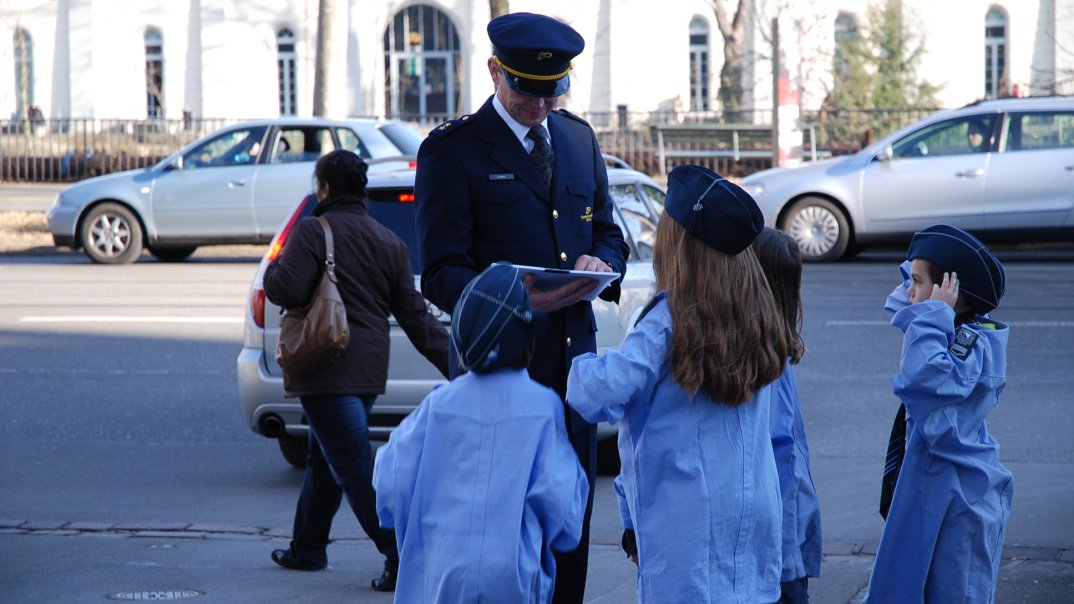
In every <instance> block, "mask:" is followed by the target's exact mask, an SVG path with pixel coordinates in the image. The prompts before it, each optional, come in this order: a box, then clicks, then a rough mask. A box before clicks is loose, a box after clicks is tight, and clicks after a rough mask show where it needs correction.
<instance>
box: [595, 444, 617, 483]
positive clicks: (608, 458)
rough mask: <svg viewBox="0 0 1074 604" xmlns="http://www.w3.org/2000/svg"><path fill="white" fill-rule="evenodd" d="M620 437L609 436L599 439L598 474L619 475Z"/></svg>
mask: <svg viewBox="0 0 1074 604" xmlns="http://www.w3.org/2000/svg"><path fill="white" fill-rule="evenodd" d="M620 466H621V464H620V462H619V439H618V438H616V437H614V436H609V437H608V438H605V439H603V440H598V441H597V474H600V475H601V476H617V475H618V474H619V468H620Z"/></svg>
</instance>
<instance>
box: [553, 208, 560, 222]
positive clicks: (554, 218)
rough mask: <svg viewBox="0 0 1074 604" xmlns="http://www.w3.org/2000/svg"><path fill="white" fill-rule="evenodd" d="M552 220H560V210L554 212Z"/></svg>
mask: <svg viewBox="0 0 1074 604" xmlns="http://www.w3.org/2000/svg"><path fill="white" fill-rule="evenodd" d="M552 219H553V220H559V210H552Z"/></svg>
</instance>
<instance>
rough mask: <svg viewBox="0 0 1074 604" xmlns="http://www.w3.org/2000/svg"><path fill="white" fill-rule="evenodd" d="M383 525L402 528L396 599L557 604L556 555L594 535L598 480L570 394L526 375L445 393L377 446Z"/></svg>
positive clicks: (470, 380) (467, 380)
mask: <svg viewBox="0 0 1074 604" xmlns="http://www.w3.org/2000/svg"><path fill="white" fill-rule="evenodd" d="M373 486H374V488H375V489H376V492H377V513H378V515H379V516H380V523H381V526H383V527H385V528H392V527H394V528H395V535H396V540H397V542H398V547H399V577H398V583H397V587H396V591H395V601H396V602H403V603H417V604H433V603H436V602H443V603H448V604H457V603H458V602H496V603H501V602H502V603H507V604H513V603H518V604H522V603H526V604H541V603H547V602H550V601H551V598H552V585H553V581H554V577H555V559H554V558H553V554H552V550H557V551H570V550H572V549H574V548H575V547H577V545H578V541H579V539H580V538H581V534H582V516H583V514H584V513H585V507H586V500H587V497H588V495H589V483H588V482H587V480H586V476H585V473H584V472H583V471H582V467H581V466H580V465H579V463H578V457H577V454H575V452H574V449H573V448H572V447H571V443H570V441H568V440H567V429H566V426H565V422H564V407H563V401H562V400H561V399H560V398H559V395H558V394H556V393H555V391H553V390H551V389H550V388H546V387H545V386H542V385H540V384H538V383H537V382H534V381H533V380H531V379H530V377H529V374H528V373H527V372H526V371H525V370H502V371H497V372H493V373H489V374H475V373H473V372H470V373H466V374H463V375H461V376H459V377H457V378H455V379H454V380H452V381H451V382H449V383H447V384H444V385H442V386H440V387H438V388H436V389H434V390H433V391H432V392H431V393H429V395H428V396H427V397H426V398H425V400H424V401H422V403H421V405H419V406H418V408H417V409H415V410H414V412H413V413H411V414H410V415H409V416H408V417H407V418H406V419H405V420H404V421H403V422H402V423H401V424H400V425H399V427H398V428H397V429H396V430H395V431H394V432H392V435H391V438H390V439H389V441H388V444H386V445H384V446H382V447H381V448H380V450H379V451H377V458H376V465H375V468H374V472H373Z"/></svg>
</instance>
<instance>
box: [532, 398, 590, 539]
mask: <svg viewBox="0 0 1074 604" xmlns="http://www.w3.org/2000/svg"><path fill="white" fill-rule="evenodd" d="M555 398H556V400H555V401H553V404H552V407H553V408H554V409H555V410H556V417H555V422H554V423H551V424H548V425H546V429H545V435H544V439H543V440H544V442H543V443H542V446H541V448H540V451H539V453H538V455H537V459H535V460H534V469H533V474H532V477H531V479H530V487H529V493H528V495H527V500H528V501H529V504H530V506H531V507H532V508H533V510H534V512H535V513H536V515H537V517H538V518H540V519H541V522H542V525H543V526H542V529H543V532H544V534H545V535H546V538H547V540H548V543H549V545H550V546H551V548H552V549H554V550H556V551H561V552H565V551H570V550H573V549H574V548H576V547H578V543H579V541H580V540H581V538H582V518H583V516H584V515H585V507H586V502H587V501H588V499H589V481H588V480H587V479H586V475H585V472H584V471H583V470H582V466H581V464H579V463H578V455H577V454H576V453H575V452H574V449H573V448H572V447H571V443H570V441H568V440H567V426H566V422H565V420H564V416H563V405H562V403H560V402H559V399H558V397H555Z"/></svg>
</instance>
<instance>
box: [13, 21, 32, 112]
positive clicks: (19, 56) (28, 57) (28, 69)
mask: <svg viewBox="0 0 1074 604" xmlns="http://www.w3.org/2000/svg"><path fill="white" fill-rule="evenodd" d="M13 40H14V43H15V53H14V57H15V111H16V113H17V115H18V116H19V117H20V118H25V117H28V116H29V113H28V110H29V108H30V106H31V105H32V104H33V102H34V41H33V39H32V38H31V37H30V32H28V31H26V30H25V29H22V28H21V27H20V28H18V29H16V30H15V35H14V37H13Z"/></svg>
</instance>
